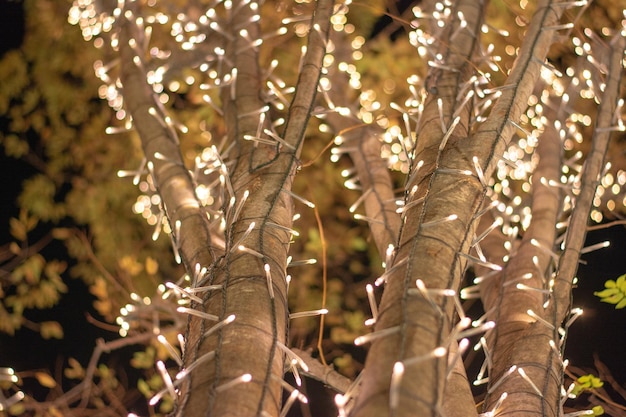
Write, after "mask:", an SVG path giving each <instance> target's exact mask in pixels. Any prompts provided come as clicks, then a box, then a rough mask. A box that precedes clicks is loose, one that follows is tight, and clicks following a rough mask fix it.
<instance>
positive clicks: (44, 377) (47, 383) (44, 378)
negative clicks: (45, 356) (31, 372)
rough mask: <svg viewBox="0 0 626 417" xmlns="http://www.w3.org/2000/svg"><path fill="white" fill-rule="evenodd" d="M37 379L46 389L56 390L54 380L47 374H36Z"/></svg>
mask: <svg viewBox="0 0 626 417" xmlns="http://www.w3.org/2000/svg"><path fill="white" fill-rule="evenodd" d="M35 378H37V381H39V383H40V384H41V385H43V386H44V387H46V388H54V387H56V385H57V382H56V381H55V380H54V378H52V377H51V376H50V374H47V373H45V372H35Z"/></svg>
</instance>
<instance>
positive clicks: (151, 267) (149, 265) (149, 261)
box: [146, 256, 159, 275]
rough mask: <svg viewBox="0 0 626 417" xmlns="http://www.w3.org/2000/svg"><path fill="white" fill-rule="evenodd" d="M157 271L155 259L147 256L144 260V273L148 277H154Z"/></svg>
mask: <svg viewBox="0 0 626 417" xmlns="http://www.w3.org/2000/svg"><path fill="white" fill-rule="evenodd" d="M158 271H159V263H158V262H157V261H156V259H154V258H152V257H151V256H148V257H147V258H146V272H147V273H148V274H150V275H154V274H156V273H157V272H158Z"/></svg>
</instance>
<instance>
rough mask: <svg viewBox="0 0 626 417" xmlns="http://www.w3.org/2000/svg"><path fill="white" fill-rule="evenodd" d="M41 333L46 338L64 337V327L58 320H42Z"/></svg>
mask: <svg viewBox="0 0 626 417" xmlns="http://www.w3.org/2000/svg"><path fill="white" fill-rule="evenodd" d="M39 333H41V337H43V338H44V339H51V338H54V339H63V327H61V325H60V324H59V322H57V321H44V322H42V323H41V327H40V328H39Z"/></svg>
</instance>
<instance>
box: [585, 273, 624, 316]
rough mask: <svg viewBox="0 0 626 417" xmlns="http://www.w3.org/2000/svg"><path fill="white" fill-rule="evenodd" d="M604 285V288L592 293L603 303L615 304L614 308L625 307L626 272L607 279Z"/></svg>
mask: <svg viewBox="0 0 626 417" xmlns="http://www.w3.org/2000/svg"><path fill="white" fill-rule="evenodd" d="M604 286H605V287H606V288H605V289H604V290H602V291H596V292H594V293H593V295H595V296H596V297H600V301H602V302H603V303H609V304H615V308H616V309H620V308H624V307H626V274H624V275H620V276H619V277H618V278H617V279H615V280H612V279H609V280H607V281H606V282H605V283H604Z"/></svg>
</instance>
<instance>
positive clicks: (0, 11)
mask: <svg viewBox="0 0 626 417" xmlns="http://www.w3.org/2000/svg"><path fill="white" fill-rule="evenodd" d="M21 9H22V4H21V2H18V1H7V0H0V54H4V52H6V51H7V50H9V49H12V48H16V47H19V45H20V43H21V40H22V33H23V16H22V12H21ZM6 123H7V120H6V117H5V116H4V115H0V128H1V129H6ZM0 158H1V160H0V181H2V184H3V190H2V193H0V244H3V243H6V242H8V241H9V239H10V238H9V235H8V219H9V217H11V216H15V215H16V214H17V209H16V207H15V199H16V197H17V194H18V192H19V189H20V184H21V181H22V179H23V178H25V177H27V176H28V175H29V173H32V170H30V169H29V168H28V167H27V166H26V165H24V163H22V162H19V161H15V160H13V159H7V158H6V157H4V154H2V155H0ZM607 239H608V240H610V241H611V243H612V244H611V246H610V247H609V248H607V249H603V250H600V251H596V252H592V253H590V254H587V255H585V256H584V257H583V260H584V261H586V264H583V265H581V266H580V269H579V277H580V283H579V286H578V287H579V288H578V289H577V290H576V291H575V293H574V300H575V303H574V305H575V306H577V307H582V308H583V309H584V310H585V313H584V314H583V316H582V317H580V318H579V319H578V321H577V322H576V323H575V324H574V326H573V327H572V328H571V330H570V333H569V336H568V345H567V346H568V347H567V357H568V358H569V359H570V361H571V363H572V364H574V365H576V366H580V367H591V366H592V365H593V359H592V354H593V353H594V352H597V353H598V354H599V356H600V359H601V360H602V361H604V362H605V363H606V364H607V365H608V366H609V367H610V369H611V370H612V371H613V372H614V375H615V376H616V377H617V380H618V381H620V382H626V360H624V359H623V355H624V349H625V343H626V309H624V310H615V309H614V307H613V306H612V305H607V304H603V303H601V302H599V300H598V299H597V298H596V297H593V296H592V293H593V291H598V290H601V289H602V288H603V283H604V281H606V280H607V279H615V278H616V277H617V276H618V275H621V274H623V273H626V233H625V228H624V227H623V226H617V227H612V228H610V229H607V230H603V231H594V232H590V233H589V235H588V239H587V240H588V244H593V243H597V242H600V241H603V240H607ZM50 250H51V251H54V250H55V249H54V248H51V249H50ZM66 281H67V284H68V285H69V286H70V293H69V294H68V295H67V296H66V297H64V298H63V300H62V302H61V303H60V305H59V306H58V307H57V308H55V309H54V310H52V311H44V312H33V313H29V314H28V317H29V318H30V319H32V320H35V321H36V320H44V319H45V320H50V319H56V320H59V321H62V322H64V323H74V324H73V325H69V326H67V325H66V328H65V331H66V336H67V337H66V340H63V341H52V342H51V341H46V342H45V343H42V342H41V339H40V338H39V337H38V336H37V335H36V334H35V333H33V332H31V331H29V330H21V331H19V332H18V334H17V337H15V338H8V337H6V336H0V366H9V365H12V366H14V367H16V368H17V370H18V371H19V370H26V369H29V368H32V367H43V366H52V367H53V366H54V365H53V364H54V363H55V361H56V360H57V359H58V358H59V357H61V356H65V357H67V356H73V357H77V358H79V360H81V362H83V364H85V363H86V361H87V359H88V358H89V355H90V354H91V351H92V349H93V346H94V341H95V338H96V337H101V336H106V335H108V336H109V337H115V335H114V334H113V335H112V334H110V333H103V332H102V331H100V330H99V329H96V328H95V327H94V326H92V325H89V324H88V323H86V322H85V319H84V314H85V311H90V312H91V314H95V313H94V312H93V308H92V307H91V302H92V297H91V296H90V295H89V293H88V292H87V290H86V288H85V286H84V285H83V284H82V282H80V281H76V280H72V279H69V278H68V279H67V280H66ZM42 348H44V349H45V351H42ZM590 370H591V369H590Z"/></svg>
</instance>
